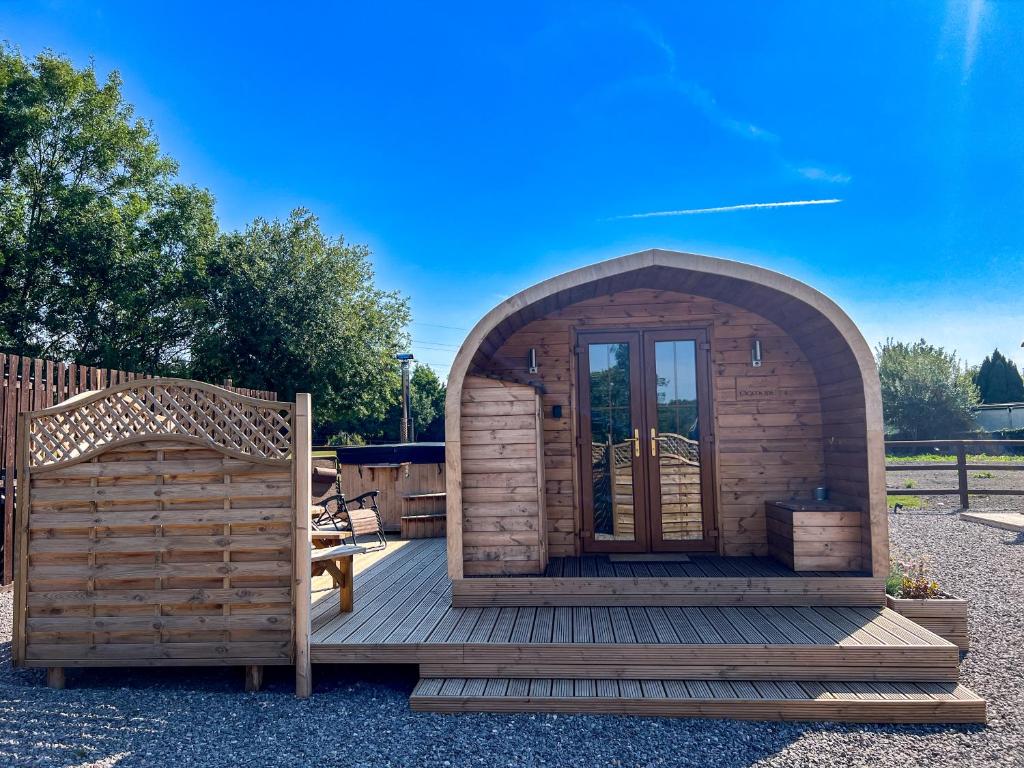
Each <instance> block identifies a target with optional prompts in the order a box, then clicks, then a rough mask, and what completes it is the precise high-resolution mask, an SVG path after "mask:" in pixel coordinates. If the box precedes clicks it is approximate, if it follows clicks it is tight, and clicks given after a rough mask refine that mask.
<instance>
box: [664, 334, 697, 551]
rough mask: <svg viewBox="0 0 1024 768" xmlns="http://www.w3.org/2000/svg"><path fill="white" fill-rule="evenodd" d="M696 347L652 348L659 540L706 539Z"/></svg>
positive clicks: (676, 343)
mask: <svg viewBox="0 0 1024 768" xmlns="http://www.w3.org/2000/svg"><path fill="white" fill-rule="evenodd" d="M696 353H697V345H696V342H694V341H657V342H655V344H654V358H655V361H654V362H655V375H656V378H657V384H656V386H657V403H658V466H657V471H658V476H659V483H658V488H659V491H660V493H661V528H662V530H661V538H662V539H663V540H665V541H685V540H690V539H701V538H703V536H704V521H703V511H702V509H701V494H700V450H699V448H700V445H699V441H700V428H699V419H698V408H697V406H698V403H697V354H696Z"/></svg>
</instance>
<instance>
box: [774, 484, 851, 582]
mask: <svg viewBox="0 0 1024 768" xmlns="http://www.w3.org/2000/svg"><path fill="white" fill-rule="evenodd" d="M765 507H766V510H765V513H766V516H767V526H768V547H769V550H770V551H771V554H772V556H773V557H775V558H776V559H777V560H779V561H780V562H782V563H784V564H785V565H786V566H787V567H789V568H791V569H793V570H794V571H859V570H861V567H862V556H861V513H860V512H858V511H856V510H851V509H849V508H847V507H841V506H838V505H836V504H830V503H829V502H825V501H770V502H768V503H767V504H766V505H765Z"/></svg>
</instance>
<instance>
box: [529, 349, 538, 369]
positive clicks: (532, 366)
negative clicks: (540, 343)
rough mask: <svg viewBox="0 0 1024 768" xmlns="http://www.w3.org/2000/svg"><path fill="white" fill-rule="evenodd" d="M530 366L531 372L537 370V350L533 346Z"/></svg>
mask: <svg viewBox="0 0 1024 768" xmlns="http://www.w3.org/2000/svg"><path fill="white" fill-rule="evenodd" d="M529 367H530V373H536V372H537V350H536V349H534V348H533V347H530V356H529Z"/></svg>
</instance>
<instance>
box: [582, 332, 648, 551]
mask: <svg viewBox="0 0 1024 768" xmlns="http://www.w3.org/2000/svg"><path fill="white" fill-rule="evenodd" d="M587 349H588V357H589V359H590V435H591V446H590V447H591V466H592V472H591V477H592V480H593V484H594V486H593V499H594V538H595V539H599V540H603V541H633V540H634V538H635V536H636V522H635V501H634V496H633V443H632V441H631V438H632V437H633V424H632V414H631V410H630V394H629V384H630V365H629V344H628V343H626V342H621V343H614V344H588V345H587Z"/></svg>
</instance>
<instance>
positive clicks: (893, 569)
mask: <svg viewBox="0 0 1024 768" xmlns="http://www.w3.org/2000/svg"><path fill="white" fill-rule="evenodd" d="M885 593H886V594H887V595H889V596H890V597H895V598H897V599H902V600H927V599H929V598H933V597H940V596H941V595H942V590H941V589H940V587H939V583H938V582H937V581H935V580H934V579H932V578H931V577H930V576H929V575H928V569H927V565H926V563H925V561H924V558H921V559H919V560H917V561H908V560H896V559H895V558H894V559H892V560H890V561H889V576H888V578H887V579H886V580H885Z"/></svg>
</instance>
